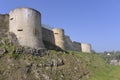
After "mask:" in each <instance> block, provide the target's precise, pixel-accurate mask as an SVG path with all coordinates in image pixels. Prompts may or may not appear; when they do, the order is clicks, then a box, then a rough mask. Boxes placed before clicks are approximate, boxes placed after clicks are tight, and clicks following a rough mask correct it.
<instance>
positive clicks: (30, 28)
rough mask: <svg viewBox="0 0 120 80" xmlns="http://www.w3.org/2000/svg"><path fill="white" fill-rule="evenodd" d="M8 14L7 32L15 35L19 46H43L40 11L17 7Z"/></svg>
mask: <svg viewBox="0 0 120 80" xmlns="http://www.w3.org/2000/svg"><path fill="white" fill-rule="evenodd" d="M9 16H10V17H9V32H12V33H14V34H15V35H16V37H17V39H18V42H19V44H20V45H21V46H26V47H31V48H44V44H43V42H42V30H41V14H40V12H38V11H36V10H34V9H31V8H17V9H14V10H12V11H11V12H10V13H9Z"/></svg>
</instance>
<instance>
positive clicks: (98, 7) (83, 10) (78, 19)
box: [0, 0, 120, 52]
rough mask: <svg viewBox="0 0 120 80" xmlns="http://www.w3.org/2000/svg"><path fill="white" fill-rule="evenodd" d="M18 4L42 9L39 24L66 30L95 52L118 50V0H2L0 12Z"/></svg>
mask: <svg viewBox="0 0 120 80" xmlns="http://www.w3.org/2000/svg"><path fill="white" fill-rule="evenodd" d="M17 7H31V8H34V9H36V10H38V11H40V12H41V14H42V23H43V24H47V25H50V26H53V27H58V28H63V29H65V33H66V34H67V35H69V36H70V37H71V39H72V40H74V41H78V42H83V43H91V44H92V47H93V49H94V50H95V51H97V52H101V51H112V50H120V0H1V1H0V13H2V14H4V13H9V11H10V10H12V9H15V8H17Z"/></svg>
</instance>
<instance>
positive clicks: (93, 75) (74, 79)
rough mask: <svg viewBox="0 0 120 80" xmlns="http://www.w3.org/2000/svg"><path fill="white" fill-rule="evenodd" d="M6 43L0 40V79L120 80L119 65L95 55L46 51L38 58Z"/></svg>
mask: <svg viewBox="0 0 120 80" xmlns="http://www.w3.org/2000/svg"><path fill="white" fill-rule="evenodd" d="M7 42H8V41H7V40H5V41H4V43H3V42H2V43H0V80H120V76H119V75H120V67H119V66H112V65H109V64H107V63H106V61H105V60H104V59H102V58H101V57H100V56H99V55H97V54H93V53H81V52H72V51H68V53H65V52H60V51H54V50H49V51H48V52H47V54H46V55H44V56H42V57H40V56H33V55H32V54H26V53H24V52H23V53H21V54H18V52H16V47H15V46H13V45H10V44H8V43H7Z"/></svg>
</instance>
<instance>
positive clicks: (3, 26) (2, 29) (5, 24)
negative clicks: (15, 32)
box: [0, 14, 9, 37]
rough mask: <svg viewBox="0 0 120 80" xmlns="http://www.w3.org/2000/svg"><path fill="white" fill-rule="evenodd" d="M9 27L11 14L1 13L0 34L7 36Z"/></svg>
mask: <svg viewBox="0 0 120 80" xmlns="http://www.w3.org/2000/svg"><path fill="white" fill-rule="evenodd" d="M8 28H9V15H8V14H0V36H1V37H6V36H7V33H8Z"/></svg>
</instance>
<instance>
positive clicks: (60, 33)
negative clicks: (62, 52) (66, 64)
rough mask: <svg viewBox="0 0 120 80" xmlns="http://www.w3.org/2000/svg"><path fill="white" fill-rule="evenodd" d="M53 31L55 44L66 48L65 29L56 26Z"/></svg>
mask: <svg viewBox="0 0 120 80" xmlns="http://www.w3.org/2000/svg"><path fill="white" fill-rule="evenodd" d="M53 33H54V38H55V45H56V46H58V47H60V48H61V49H65V42H64V41H65V40H64V37H65V35H64V30H63V29H59V28H54V29H53Z"/></svg>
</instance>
